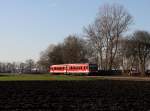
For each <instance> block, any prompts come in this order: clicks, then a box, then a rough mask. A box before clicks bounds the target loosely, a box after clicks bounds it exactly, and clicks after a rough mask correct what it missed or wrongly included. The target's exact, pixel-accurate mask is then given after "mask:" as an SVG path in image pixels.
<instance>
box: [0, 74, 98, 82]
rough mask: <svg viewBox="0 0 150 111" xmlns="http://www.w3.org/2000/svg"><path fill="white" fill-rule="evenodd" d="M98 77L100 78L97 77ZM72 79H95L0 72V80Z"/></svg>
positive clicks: (89, 78)
mask: <svg viewBox="0 0 150 111" xmlns="http://www.w3.org/2000/svg"><path fill="white" fill-rule="evenodd" d="M99 79H100V78H99ZM30 80H32V81H33V80H35V81H36V80H41V81H44V80H46V81H53V80H54V81H72V80H97V78H91V77H86V76H71V75H50V74H0V81H30Z"/></svg>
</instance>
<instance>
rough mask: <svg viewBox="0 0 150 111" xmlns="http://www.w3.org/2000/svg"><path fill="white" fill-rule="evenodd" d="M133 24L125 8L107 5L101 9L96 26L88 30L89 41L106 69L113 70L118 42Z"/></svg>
mask: <svg viewBox="0 0 150 111" xmlns="http://www.w3.org/2000/svg"><path fill="white" fill-rule="evenodd" d="M131 23H132V17H131V15H130V14H129V13H128V12H127V11H126V10H125V9H124V7H123V6H121V5H117V4H113V5H109V4H106V5H104V6H102V7H100V10H99V13H98V16H97V18H96V20H95V23H94V25H92V26H91V25H90V26H89V27H88V28H87V29H86V33H87V35H88V38H89V40H91V41H92V42H93V45H95V46H94V47H95V49H96V51H97V52H98V53H99V54H98V55H100V61H101V63H100V64H104V63H105V66H103V67H104V69H112V66H113V63H114V59H115V56H116V53H117V50H118V40H119V38H120V37H121V36H122V34H123V33H124V32H126V31H127V29H128V26H129V25H130V24H131ZM102 60H104V61H102Z"/></svg>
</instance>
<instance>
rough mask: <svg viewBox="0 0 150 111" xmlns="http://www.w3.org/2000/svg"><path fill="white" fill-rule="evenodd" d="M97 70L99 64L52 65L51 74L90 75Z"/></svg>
mask: <svg viewBox="0 0 150 111" xmlns="http://www.w3.org/2000/svg"><path fill="white" fill-rule="evenodd" d="M97 70H98V67H97V64H89V63H83V64H59V65H51V66H50V70H49V72H50V73H53V74H81V73H82V74H89V73H95V72H97Z"/></svg>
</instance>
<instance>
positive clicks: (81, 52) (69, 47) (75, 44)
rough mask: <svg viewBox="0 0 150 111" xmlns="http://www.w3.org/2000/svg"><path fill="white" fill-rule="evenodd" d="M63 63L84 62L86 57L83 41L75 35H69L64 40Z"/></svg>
mask: <svg viewBox="0 0 150 111" xmlns="http://www.w3.org/2000/svg"><path fill="white" fill-rule="evenodd" d="M63 60H64V63H84V62H87V59H86V49H85V41H84V40H83V39H81V38H79V37H78V36H76V35H69V36H68V37H67V38H66V39H65V40H64V47H63Z"/></svg>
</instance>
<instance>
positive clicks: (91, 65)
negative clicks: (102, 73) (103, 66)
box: [89, 64, 98, 71]
mask: <svg viewBox="0 0 150 111" xmlns="http://www.w3.org/2000/svg"><path fill="white" fill-rule="evenodd" d="M89 68H90V70H91V71H97V70H98V67H97V65H96V64H90V65H89Z"/></svg>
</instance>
